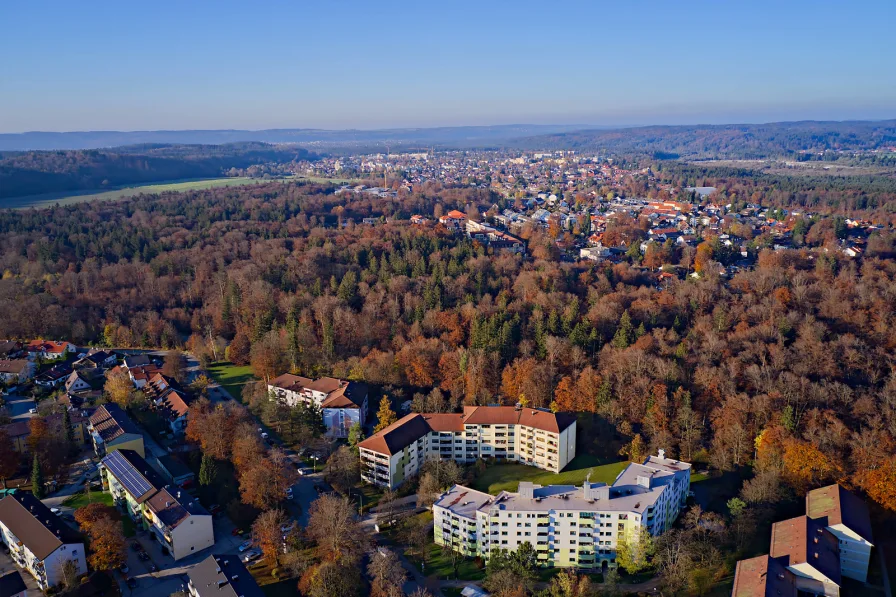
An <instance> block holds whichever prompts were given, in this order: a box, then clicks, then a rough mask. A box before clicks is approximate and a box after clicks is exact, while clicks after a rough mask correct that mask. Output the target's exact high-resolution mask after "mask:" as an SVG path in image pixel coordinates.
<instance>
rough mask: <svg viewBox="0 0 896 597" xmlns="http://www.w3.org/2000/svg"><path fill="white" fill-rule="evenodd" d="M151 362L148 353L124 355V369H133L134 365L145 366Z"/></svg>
mask: <svg viewBox="0 0 896 597" xmlns="http://www.w3.org/2000/svg"><path fill="white" fill-rule="evenodd" d="M151 364H152V360H150V358H149V355H148V354H129V355H126V356H125V357H124V367H125V369H133V368H134V367H145V366H147V365H151Z"/></svg>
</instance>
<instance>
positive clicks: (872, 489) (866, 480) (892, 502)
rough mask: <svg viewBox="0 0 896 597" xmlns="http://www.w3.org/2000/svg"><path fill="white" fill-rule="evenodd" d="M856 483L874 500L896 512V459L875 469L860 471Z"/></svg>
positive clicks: (891, 459)
mask: <svg viewBox="0 0 896 597" xmlns="http://www.w3.org/2000/svg"><path fill="white" fill-rule="evenodd" d="M856 482H857V483H858V484H859V486H860V487H861V488H862V489H864V490H865V492H866V493H867V494H868V497H870V498H871V499H872V500H874V501H875V502H877V503H878V504H880V505H881V506H883V507H884V508H888V509H890V510H893V511H896V457H893V458H890V459H889V460H887V461H885V462H884V463H883V464H881V465H879V466H877V467H875V468H870V469H866V470H863V471H859V472H858V474H857V475H856Z"/></svg>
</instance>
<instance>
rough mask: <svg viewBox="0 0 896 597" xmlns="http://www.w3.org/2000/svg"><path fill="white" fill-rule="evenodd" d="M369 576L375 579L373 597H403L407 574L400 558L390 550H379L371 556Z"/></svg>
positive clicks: (368, 567)
mask: <svg viewBox="0 0 896 597" xmlns="http://www.w3.org/2000/svg"><path fill="white" fill-rule="evenodd" d="M367 574H369V575H370V577H371V578H372V579H373V582H372V586H371V592H370V594H371V597H402V595H404V592H403V591H402V589H401V587H402V585H404V582H405V580H406V579H407V573H406V572H405V570H404V567H403V566H402V565H401V562H400V561H399V559H398V557H397V556H396V555H395V553H394V552H392V550H390V549H386V548H379V549H377V550H375V551H373V552H372V553H371V554H370V563H368V564H367Z"/></svg>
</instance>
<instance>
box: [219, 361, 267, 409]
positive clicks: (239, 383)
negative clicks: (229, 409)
mask: <svg viewBox="0 0 896 597" xmlns="http://www.w3.org/2000/svg"><path fill="white" fill-rule="evenodd" d="M208 373H209V375H211V376H212V378H213V379H214V380H215V381H216V382H218V383H219V384H221V386H223V387H224V389H225V390H227V392H228V393H229V394H230V395H231V396H232V397H233V399H234V400H239V399H240V396H242V394H243V386H244V385H246V383H248V382H250V381H252V380H253V379H254V377H255V376H254V375H252V367H249V366H248V365H244V366H240V365H234V364H233V363H229V362H227V361H218V362H217V363H214V364H212V365H209V366H208Z"/></svg>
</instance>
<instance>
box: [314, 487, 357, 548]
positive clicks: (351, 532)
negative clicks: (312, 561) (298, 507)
mask: <svg viewBox="0 0 896 597" xmlns="http://www.w3.org/2000/svg"><path fill="white" fill-rule="evenodd" d="M307 533H308V536H309V537H310V538H311V539H313V540H314V541H315V542H317V545H318V548H320V550H321V551H323V552H324V554H325V555H326V556H328V557H329V558H331V559H333V560H348V561H351V562H355V561H357V560H358V559H359V558H360V556H361V554H362V553H363V552H364V547H365V545H366V543H367V535H366V534H365V533H364V531H363V530H362V529H361V526H360V525H359V524H358V520H357V518H355V507H354V505H353V504H352V503H351V502H350V501H349V499H348V498H346V497H340V496H336V495H332V494H327V495H322V496H320V497H319V498H317V499H316V500H314V501H313V502H312V503H311V507H310V508H309V509H308V528H307Z"/></svg>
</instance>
